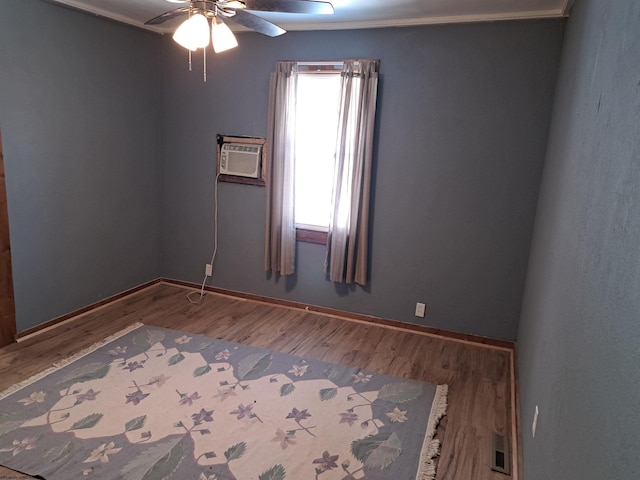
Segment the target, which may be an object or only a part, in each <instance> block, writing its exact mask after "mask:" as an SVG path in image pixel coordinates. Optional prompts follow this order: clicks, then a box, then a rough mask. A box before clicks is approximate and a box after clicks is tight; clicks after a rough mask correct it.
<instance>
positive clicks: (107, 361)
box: [0, 325, 447, 480]
mask: <svg viewBox="0 0 640 480" xmlns="http://www.w3.org/2000/svg"><path fill="white" fill-rule="evenodd" d="M0 399H1V400H0V465H4V466H7V467H9V468H13V469H15V470H18V471H21V472H25V473H28V474H30V475H40V476H42V477H44V478H45V479H47V480H55V479H60V480H69V479H78V478H89V479H90V478H95V479H98V478H99V479H122V480H152V479H180V480H183V479H197V480H314V479H315V480H361V479H367V480H382V479H386V480H405V479H421V480H422V479H432V478H434V477H435V468H434V459H435V458H436V457H437V455H438V453H439V447H440V444H439V442H438V441H437V440H436V439H434V436H435V430H436V427H437V423H438V421H439V420H440V418H441V417H442V416H443V415H444V414H445V413H446V405H447V386H446V385H439V386H436V385H432V384H429V383H425V382H419V381H413V380H407V379H400V378H394V377H390V376H386V375H381V374H377V373H372V372H369V371H365V370H361V369H358V368H352V367H345V366H340V365H334V364H330V363H326V362H320V361H315V360H311V359H305V358H301V357H297V356H294V355H289V354H283V353H278V352H274V351H270V350H265V349H259V348H255V347H249V346H246V345H241V344H237V343H231V342H227V341H223V340H216V339H212V338H208V337H205V336H202V335H193V334H185V333H181V332H177V331H174V330H168V329H162V328H156V327H148V326H143V325H136V326H135V328H133V329H130V330H129V331H127V332H121V334H120V335H118V336H114V337H111V338H109V339H107V340H105V342H103V343H102V344H101V345H100V346H95V348H93V349H92V350H91V351H90V352H83V354H82V355H80V356H77V357H76V358H74V359H72V360H70V361H69V362H67V364H66V365H64V366H58V367H56V368H54V369H51V371H47V372H43V374H41V375H39V376H38V378H34V379H30V381H28V382H24V383H23V384H20V385H17V386H14V387H12V388H11V389H10V390H8V391H6V392H4V393H2V394H0Z"/></svg>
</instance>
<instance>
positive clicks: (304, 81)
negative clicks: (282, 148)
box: [295, 65, 340, 243]
mask: <svg viewBox="0 0 640 480" xmlns="http://www.w3.org/2000/svg"><path fill="white" fill-rule="evenodd" d="M319 67H320V66H310V68H309V69H308V70H303V71H300V72H299V75H298V86H297V102H296V115H295V119H296V123H295V137H296V141H295V145H296V150H295V223H296V228H297V231H298V235H297V238H298V240H302V241H311V242H315V243H326V234H323V233H320V234H318V233H319V232H325V233H326V232H327V231H328V229H329V220H330V217H331V195H332V193H333V176H334V167H335V145H336V134H337V131H338V118H339V105H340V70H339V69H335V67H334V66H333V65H331V66H330V68H323V69H320V70H317V68H319Z"/></svg>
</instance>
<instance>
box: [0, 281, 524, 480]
mask: <svg viewBox="0 0 640 480" xmlns="http://www.w3.org/2000/svg"><path fill="white" fill-rule="evenodd" d="M188 291H189V290H187V289H185V288H182V287H178V286H175V285H167V284H162V283H160V284H156V285H153V286H151V287H149V288H146V289H144V290H141V291H139V292H136V293H134V294H132V295H130V296H128V297H125V298H124V299H121V300H119V301H117V302H114V303H112V304H109V305H106V306H104V307H101V308H99V309H96V310H94V311H91V312H89V313H86V314H84V315H82V316H80V317H77V318H75V319H72V320H69V321H67V322H65V323H63V324H60V325H58V326H55V327H52V328H50V329H47V330H44V331H42V332H40V333H38V334H35V335H32V336H29V337H26V338H25V339H24V340H22V341H20V342H19V343H14V344H11V345H8V346H6V347H4V348H0V391H2V390H4V389H5V388H7V387H9V386H11V385H13V384H15V383H17V382H20V381H22V380H25V379H26V378H29V377H30V376H32V375H34V374H36V373H38V372H39V371H42V370H44V369H46V368H49V367H51V366H52V364H53V363H55V362H57V361H59V360H62V359H64V358H66V357H68V356H70V355H73V354H74V353H76V352H78V351H81V350H83V349H85V348H87V347H89V346H91V345H92V344H94V343H95V342H98V341H100V340H102V339H104V338H105V337H107V336H108V335H111V334H113V333H115V332H117V331H118V330H121V329H123V328H125V327H127V326H129V325H131V324H132V323H135V322H141V323H144V324H146V325H156V326H159V327H166V328H172V329H176V330H181V331H184V332H190V333H201V334H204V335H208V336H210V337H214V338H222V339H225V340H230V341H234V342H239V343H244V344H247V345H255V346H259V347H264V348H269V349H272V350H277V351H281V352H287V353H292V354H296V355H300V356H306V357H311V358H315V359H319V360H325V361H329V362H334V363H340V364H343V365H351V366H357V367H362V368H365V369H368V370H372V371H377V372H380V373H385V374H388V375H394V376H398V377H406V378H413V379H416V380H423V381H428V382H431V383H446V384H448V385H449V407H448V412H447V416H446V417H445V418H444V420H443V422H441V426H440V428H439V431H438V435H439V437H440V438H441V440H442V442H443V447H442V453H441V456H440V460H439V466H438V475H437V480H504V479H505V478H509V477H508V476H505V475H504V474H501V473H497V472H494V471H492V470H491V469H490V463H491V448H492V446H491V435H492V432H494V431H495V432H497V433H501V434H505V435H507V436H509V437H511V435H512V417H513V418H515V417H514V416H513V412H512V408H511V403H512V402H511V382H512V372H511V354H512V352H510V351H508V350H506V349H500V348H494V347H488V346H484V345H476V344H472V343H469V342H461V341H456V340H450V339H445V338H440V337H434V336H430V335H423V334H419V333H415V332H409V331H403V330H400V329H394V328H389V327H384V326H378V325H370V324H366V323H362V322H356V321H351V320H345V319H342V318H337V317H332V316H327V315H321V314H317V313H310V312H306V311H304V310H296V309H289V308H284V307H280V306H273V305H269V304H265V303H260V302H255V301H252V300H244V299H238V298H233V297H228V296H224V295H219V294H212V293H208V294H206V295H205V297H204V298H203V300H202V302H201V303H200V304H199V305H193V304H191V303H189V302H188V301H187V299H186V294H187V293H188ZM512 471H516V469H515V468H512ZM3 474H4V476H3ZM516 477H517V475H515V474H514V475H513V478H514V479H515V478H516ZM0 478H15V479H17V478H26V477H22V476H18V475H16V476H13V477H11V476H9V474H7V473H5V471H3V470H2V469H1V468H0ZM397 480H404V479H397Z"/></svg>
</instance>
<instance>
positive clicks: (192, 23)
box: [173, 13, 209, 51]
mask: <svg viewBox="0 0 640 480" xmlns="http://www.w3.org/2000/svg"><path fill="white" fill-rule="evenodd" d="M173 39H174V40H175V41H176V42H177V43H178V44H179V45H181V46H183V47H184V48H187V49H189V50H191V51H195V50H197V49H198V48H204V47H206V46H207V45H209V22H208V21H207V19H206V17H205V16H204V15H202V14H200V13H196V14H195V15H193V16H191V17H190V18H189V19H188V20H185V21H184V22H182V24H180V26H179V27H178V29H177V30H176V32H175V33H174V34H173Z"/></svg>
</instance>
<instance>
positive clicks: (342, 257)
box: [265, 60, 380, 285]
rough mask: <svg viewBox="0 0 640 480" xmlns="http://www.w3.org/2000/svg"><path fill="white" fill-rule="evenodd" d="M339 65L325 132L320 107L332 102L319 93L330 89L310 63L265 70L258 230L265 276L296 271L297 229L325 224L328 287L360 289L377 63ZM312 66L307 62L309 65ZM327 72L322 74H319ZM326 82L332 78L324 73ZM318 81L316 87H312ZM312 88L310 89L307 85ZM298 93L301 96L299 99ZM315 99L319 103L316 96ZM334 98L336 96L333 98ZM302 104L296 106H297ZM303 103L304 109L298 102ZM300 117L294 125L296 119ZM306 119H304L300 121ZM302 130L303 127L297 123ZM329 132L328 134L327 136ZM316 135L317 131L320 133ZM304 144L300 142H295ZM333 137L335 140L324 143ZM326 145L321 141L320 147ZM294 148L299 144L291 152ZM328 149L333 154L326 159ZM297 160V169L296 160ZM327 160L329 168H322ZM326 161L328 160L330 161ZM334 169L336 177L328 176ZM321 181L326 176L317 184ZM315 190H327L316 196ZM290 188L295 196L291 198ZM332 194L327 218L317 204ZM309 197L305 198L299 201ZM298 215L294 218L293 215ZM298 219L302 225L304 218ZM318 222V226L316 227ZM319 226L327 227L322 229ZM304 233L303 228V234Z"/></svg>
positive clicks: (366, 231)
mask: <svg viewBox="0 0 640 480" xmlns="http://www.w3.org/2000/svg"><path fill="white" fill-rule="evenodd" d="M340 63H341V69H340V75H339V76H337V75H335V78H336V79H337V80H339V82H338V88H337V89H331V88H330V87H328V86H326V89H327V90H330V91H334V92H335V95H336V96H337V98H338V102H337V112H336V113H335V114H330V113H327V114H326V115H327V117H330V118H332V120H331V121H330V122H333V119H335V120H336V122H335V123H334V125H335V126H337V128H335V127H330V126H329V127H328V128H326V130H325V127H327V125H325V123H330V122H329V121H328V120H325V116H324V115H325V114H324V113H320V112H321V111H324V109H325V106H326V108H327V109H328V110H327V112H330V111H331V108H330V106H331V104H332V102H329V101H327V98H328V97H324V96H320V95H319V93H318V89H320V88H325V85H329V84H330V82H329V80H327V81H326V84H325V83H324V81H322V83H320V82H321V80H315V79H314V76H317V77H318V78H322V77H321V73H316V74H313V75H312V74H311V73H310V70H312V69H310V68H309V65H310V64H309V63H306V64H305V63H301V62H295V61H280V62H278V63H277V64H276V70H275V71H274V72H272V74H271V78H270V86H269V114H268V120H269V121H268V125H267V136H268V154H267V157H268V158H267V163H268V171H269V178H268V180H267V195H266V201H267V208H266V231H265V270H267V271H269V272H274V273H277V274H279V275H291V274H293V273H295V264H296V262H295V256H296V252H295V250H296V239H297V236H298V230H297V229H296V223H299V224H302V223H303V221H304V222H311V223H313V224H316V225H315V227H316V228H322V226H323V224H325V223H326V222H327V218H328V220H329V221H328V231H327V233H326V241H325V242H322V243H326V245H327V253H326V260H325V262H324V272H325V274H326V275H328V276H329V279H330V280H331V281H334V282H344V283H358V284H360V285H366V283H367V271H368V268H367V262H368V253H367V252H368V249H369V245H368V238H369V197H370V194H371V185H370V184H371V173H372V164H373V160H372V157H373V143H374V138H373V137H374V123H375V111H376V95H377V93H376V92H377V87H378V68H379V65H380V62H379V61H378V60H345V61H343V62H340ZM311 65H313V64H311ZM320 67H321V68H320V70H321V72H322V70H331V69H332V68H331V65H326V64H325V65H321V66H320ZM325 67H329V68H325ZM325 75H327V76H326V77H325V79H327V78H331V76H330V75H329V74H327V73H325ZM316 81H317V83H315V82H316ZM312 82H313V83H312ZM300 91H301V92H302V94H300ZM318 97H319V98H318ZM334 98H335V97H334ZM299 101H300V102H301V105H306V106H303V107H300V108H298V102H299ZM307 101H308V102H310V103H309V104H306V103H305V102H307ZM298 112H300V113H301V114H302V115H301V117H302V118H301V119H300V125H298V121H297V119H296V114H297V113H298ZM305 116H306V117H307V120H304V117H305ZM303 124H305V125H307V126H306V127H303V126H301V125H303ZM331 130H333V132H334V133H333V134H332V133H331ZM325 131H326V134H325V133H320V132H325ZM305 135H307V137H306V140H304V141H301V140H300V138H304V136H305ZM325 135H326V136H327V137H331V136H334V138H335V142H333V141H330V140H325ZM325 142H326V143H325ZM296 144H299V145H300V149H302V150H301V151H298V150H299V149H297V147H296ZM325 147H326V148H327V150H326V152H327V153H323V154H321V155H320V157H319V158H321V159H320V160H318V159H316V160H314V158H315V157H314V156H312V153H313V154H315V153H316V152H319V151H322V150H324V148H325ZM334 148H335V155H330V154H331V150H332V149H334ZM298 155H301V160H300V162H304V161H305V160H304V159H306V164H305V163H301V164H300V165H298V160H297V158H296V157H297V156H298ZM331 156H333V157H334V158H335V159H334V163H335V165H333V166H330V165H326V164H325V162H326V161H327V160H326V159H327V158H330V157H331ZM330 163H331V162H330ZM305 169H306V172H307V175H306V176H307V178H309V177H310V178H309V181H310V182H311V183H310V184H307V183H305V186H301V187H296V175H295V171H296V170H299V171H301V172H302V174H304V172H305ZM331 170H333V171H334V172H335V173H334V174H333V175H329V174H328V172H329V171H331ZM302 174H301V175H302ZM321 178H332V180H331V182H327V183H326V184H324V182H323V181H319V179H321ZM317 184H324V186H325V187H326V188H327V190H324V189H322V190H321V191H316V189H315V187H316V185H317ZM296 188H298V190H300V192H299V194H298V195H297V192H296ZM329 191H331V194H330V195H329V196H328V198H330V202H329V203H328V205H329V213H328V215H327V214H326V210H327V208H326V206H324V207H323V206H322V205H323V203H324V202H325V200H321V199H325V198H327V192H329ZM308 192H310V195H309V197H308V198H307V199H306V200H304V199H303V197H301V196H302V195H304V194H305V193H308ZM296 211H297V212H296ZM303 219H304V220H303ZM317 224H320V225H317ZM325 228H326V227H325ZM306 231H308V230H306Z"/></svg>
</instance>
